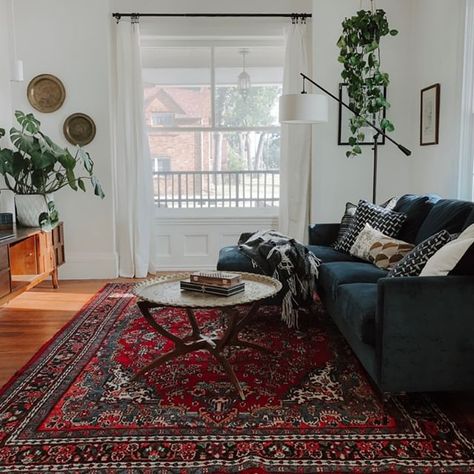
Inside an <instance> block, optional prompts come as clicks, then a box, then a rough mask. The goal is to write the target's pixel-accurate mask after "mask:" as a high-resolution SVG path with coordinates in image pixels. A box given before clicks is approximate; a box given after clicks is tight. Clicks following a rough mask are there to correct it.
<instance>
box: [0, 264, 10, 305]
mask: <svg viewBox="0 0 474 474" xmlns="http://www.w3.org/2000/svg"><path fill="white" fill-rule="evenodd" d="M10 292H11V286H10V270H9V269H8V268H7V269H6V270H2V271H0V298H3V297H4V296H6V295H8V294H9V293H10Z"/></svg>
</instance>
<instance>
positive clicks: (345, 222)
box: [334, 202, 357, 246]
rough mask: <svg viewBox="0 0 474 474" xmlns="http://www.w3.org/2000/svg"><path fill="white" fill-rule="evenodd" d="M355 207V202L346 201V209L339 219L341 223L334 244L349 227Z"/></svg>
mask: <svg viewBox="0 0 474 474" xmlns="http://www.w3.org/2000/svg"><path fill="white" fill-rule="evenodd" d="M356 209H357V204H352V202H347V203H346V210H345V212H344V215H343V216H342V219H341V225H340V226H339V232H338V233H337V239H336V242H335V243H334V246H335V245H337V243H338V242H339V241H340V240H341V239H342V238H343V237H344V235H345V233H346V232H347V230H348V229H349V227H350V225H351V222H352V220H353V219H354V214H355V212H356Z"/></svg>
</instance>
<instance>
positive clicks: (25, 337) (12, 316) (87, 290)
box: [0, 279, 474, 432]
mask: <svg viewBox="0 0 474 474" xmlns="http://www.w3.org/2000/svg"><path fill="white" fill-rule="evenodd" d="M109 281H110V280H64V281H61V282H60V287H59V289H56V290H55V289H53V288H52V286H51V282H49V281H45V282H43V283H41V284H40V285H38V286H37V287H36V288H34V289H32V290H29V291H28V292H26V293H24V294H22V295H20V296H19V297H17V298H15V299H14V300H13V301H10V302H9V303H8V304H6V305H4V306H3V307H1V308H0V387H1V386H3V385H4V384H5V383H6V382H7V381H8V380H9V379H10V377H11V376H12V375H14V373H15V372H16V371H17V370H19V369H20V368H21V367H23V366H24V365H25V364H26V363H27V362H28V360H29V359H30V358H31V357H32V356H33V355H34V354H35V353H36V352H37V351H38V349H39V348H40V347H41V346H42V345H43V344H44V343H45V342H47V341H48V340H49V339H51V337H53V336H54V334H56V332H57V331H59V330H60V329H61V328H62V327H63V326H64V325H65V324H66V323H67V322H68V321H70V320H71V318H73V317H74V315H75V314H76V313H77V312H78V311H79V310H80V309H81V308H82V306H84V304H86V303H87V302H88V301H89V300H90V299H91V298H92V297H93V296H94V295H95V294H96V293H97V291H99V290H100V288H102V287H103V286H104V285H105V284H106V283H108V282H109ZM113 281H136V280H127V279H120V280H113ZM436 398H437V401H438V402H439V403H440V404H441V405H442V406H443V407H444V408H445V409H446V410H447V411H449V412H450V414H451V415H452V416H453V417H454V418H455V419H456V420H457V421H458V422H460V423H462V424H464V425H465V426H467V427H469V428H470V429H471V430H472V431H473V432H474V394H472V393H463V394H457V393H456V394H438V395H436Z"/></svg>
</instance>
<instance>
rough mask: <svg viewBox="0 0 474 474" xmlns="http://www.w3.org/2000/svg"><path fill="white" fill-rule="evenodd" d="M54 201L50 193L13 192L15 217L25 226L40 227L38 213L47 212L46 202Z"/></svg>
mask: <svg viewBox="0 0 474 474" xmlns="http://www.w3.org/2000/svg"><path fill="white" fill-rule="evenodd" d="M49 202H53V203H54V197H53V195H52V194H46V195H43V194H15V207H16V218H17V221H18V223H19V224H20V225H22V226H25V227H40V221H39V218H40V215H41V214H42V213H44V212H46V213H48V214H49V208H48V203H49Z"/></svg>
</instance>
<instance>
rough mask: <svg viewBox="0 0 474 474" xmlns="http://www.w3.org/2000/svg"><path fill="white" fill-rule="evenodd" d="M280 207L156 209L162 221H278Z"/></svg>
mask: <svg viewBox="0 0 474 474" xmlns="http://www.w3.org/2000/svg"><path fill="white" fill-rule="evenodd" d="M278 214H279V208H278V207H267V208H236V207H232V208H217V209H216V208H212V209H162V208H161V209H160V208H156V209H155V218H156V219H157V220H160V219H186V220H189V219H193V220H196V221H199V220H201V219H205V220H209V219H216V220H217V219H238V218H240V219H253V218H255V219H258V218H266V219H277V218H278Z"/></svg>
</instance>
